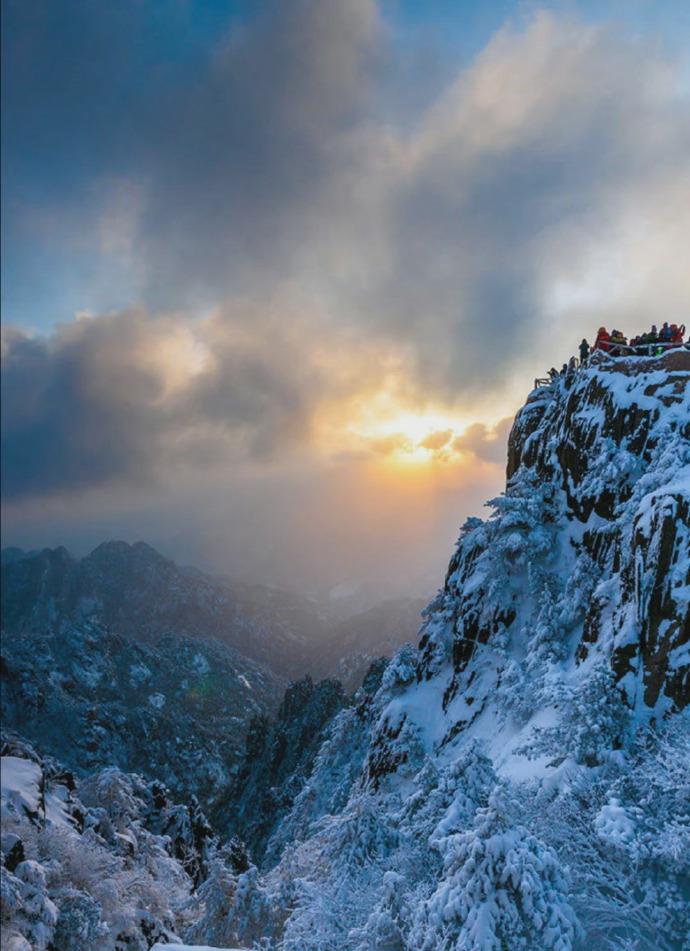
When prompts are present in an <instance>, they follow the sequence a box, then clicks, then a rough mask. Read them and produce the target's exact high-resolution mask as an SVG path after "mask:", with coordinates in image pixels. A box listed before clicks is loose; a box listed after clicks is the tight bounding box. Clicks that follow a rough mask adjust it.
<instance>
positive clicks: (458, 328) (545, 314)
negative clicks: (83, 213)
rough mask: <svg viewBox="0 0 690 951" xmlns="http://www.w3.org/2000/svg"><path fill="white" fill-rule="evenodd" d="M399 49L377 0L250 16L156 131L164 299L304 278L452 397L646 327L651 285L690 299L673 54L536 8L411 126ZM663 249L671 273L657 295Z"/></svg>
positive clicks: (153, 152)
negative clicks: (390, 112) (676, 199)
mask: <svg viewBox="0 0 690 951" xmlns="http://www.w3.org/2000/svg"><path fill="white" fill-rule="evenodd" d="M397 55H398V52H397V51H396V48H395V46H394V44H393V43H392V40H391V37H390V35H389V34H388V33H387V31H386V28H385V24H384V23H383V22H382V20H381V17H380V15H379V11H378V9H377V7H376V5H375V4H374V3H373V2H370V0H357V2H354V3H351V4H350V3H348V4H342V3H338V2H335V0H326V2H325V3H318V2H315V0H300V2H295V3H291V4H275V5H273V4H271V5H268V6H267V7H265V8H264V9H263V11H262V13H261V15H259V16H257V18H256V19H255V20H254V21H252V22H250V23H247V24H245V25H244V26H243V27H242V28H241V29H235V30H234V31H232V32H231V33H230V36H229V38H228V40H227V41H226V42H224V43H223V44H222V45H221V46H220V47H219V49H218V50H217V51H216V54H215V56H214V58H213V60H212V62H211V64H210V66H209V67H208V68H207V69H206V71H205V72H203V73H202V74H201V75H200V76H199V77H198V81H197V82H195V83H194V84H192V85H191V87H190V88H188V89H185V90H179V91H178V94H177V95H176V96H175V97H174V98H173V99H171V100H170V101H169V102H167V104H166V105H165V106H164V107H163V108H159V109H158V110H157V115H156V117H155V120H154V121H152V122H151V123H150V127H149V128H148V129H147V130H146V133H145V140H146V150H145V154H146V156H147V162H146V163H145V164H146V168H147V172H146V174H145V175H143V179H144V180H145V187H143V189H142V192H141V194H142V205H141V208H139V209H138V211H137V221H138V223H139V225H138V227H139V231H138V238H137V239H135V244H136V243H137V241H138V245H137V247H138V255H139V257H140V258H141V259H143V260H144V261H145V262H146V266H145V268H144V271H145V274H146V287H145V289H144V293H145V295H148V296H149V298H150V299H151V301H152V302H153V303H154V304H155V303H158V304H159V305H160V304H161V303H162V304H164V305H165V306H168V307H170V306H172V307H179V306H181V304H184V305H192V304H194V303H196V305H198V304H199V302H209V301H210V302H211V303H213V302H214V301H215V300H217V299H219V298H222V297H224V296H225V295H227V294H229V293H231V294H233V295H235V294H236V293H237V292H238V291H239V292H241V293H243V294H246V295H247V296H250V297H251V296H257V295H263V294H265V292H266V290H267V289H270V291H271V292H274V291H275V290H276V288H279V287H280V286H282V285H283V284H284V283H285V282H286V281H287V280H294V281H297V282H298V283H299V285H300V287H301V288H302V289H303V291H304V293H305V295H311V298H312V300H313V302H314V306H313V308H312V313H313V315H314V320H315V323H314V326H313V330H312V332H313V333H316V334H318V333H319V328H320V324H321V322H322V320H328V319H331V318H332V319H336V320H338V321H339V322H340V323H341V324H343V325H348V326H350V327H352V328H353V329H355V330H356V331H358V332H360V333H364V334H376V335H382V336H387V337H388V338H389V339H390V340H391V342H392V345H393V346H394V347H395V348H399V349H401V350H406V351H407V352H409V353H410V354H411V355H412V359H413V361H414V364H415V377H414V380H413V381H412V385H413V386H416V387H417V388H418V389H424V390H425V391H426V392H433V394H434V395H435V396H436V397H438V398H443V399H445V400H453V399H456V398H458V397H468V396H470V397H472V396H476V395H477V394H478V393H481V392H482V391H485V390H486V389H487V388H495V389H497V390H500V389H501V388H502V387H505V385H506V384H507V382H508V381H507V377H508V375H509V374H510V373H514V372H516V371H517V370H519V368H520V367H521V366H527V365H531V363H532V362H534V361H535V360H542V359H545V360H546V361H547V363H548V364H550V363H553V362H554V360H553V356H551V354H552V351H553V349H554V340H553V338H551V339H549V336H548V335H549V332H550V330H551V328H553V327H555V326H558V322H559V321H562V322H563V327H564V328H565V326H566V324H567V322H568V321H570V320H572V319H573V317H575V318H576V319H579V320H580V322H581V323H583V324H584V325H585V329H588V328H589V327H590V326H591V327H594V325H595V324H597V323H598V322H599V321H601V320H603V319H604V317H605V315H606V312H607V311H609V310H611V309H613V310H615V311H618V312H620V317H619V318H617V319H618V321H619V322H625V316H626V314H627V315H628V320H632V319H637V318H638V314H639V313H640V311H641V309H642V308H641V307H640V305H639V304H638V305H636V304H635V303H634V300H633V299H632V298H633V297H636V298H637V300H645V302H646V301H648V300H649V299H651V298H652V296H653V295H654V294H658V293H660V294H661V295H662V296H663V302H664V306H665V307H667V308H670V309H671V310H672V311H674V313H676V314H677V313H678V312H679V311H680V310H682V309H683V308H687V305H688V303H689V302H690V281H689V279H688V278H687V272H686V269H685V268H684V262H683V255H682V251H681V250H680V244H679V242H678V241H677V240H676V238H677V231H678V229H679V228H684V227H687V223H688V216H689V214H690V211H689V210H688V209H687V204H686V203H685V202H681V203H680V204H679V205H677V206H676V207H678V209H679V212H680V214H679V218H680V220H681V221H682V224H678V223H676V225H675V226H671V224H670V221H669V211H668V209H669V207H670V204H669V203H670V202H671V203H672V196H673V195H674V194H677V195H682V184H683V182H685V181H687V176H688V175H689V174H690V158H689V157H688V156H690V122H689V121H688V120H689V116H690V106H689V101H688V96H687V91H683V86H682V71H681V69H680V68H679V67H677V66H676V64H674V63H673V62H671V61H669V60H664V59H662V58H661V57H659V55H657V53H656V52H655V50H654V49H651V48H647V47H645V46H644V45H643V44H642V43H640V42H639V41H638V42H635V41H633V40H630V39H628V38H626V37H625V36H624V35H621V34H619V33H616V32H615V31H614V30H613V29H612V28H610V27H605V26H591V25H587V24H586V23H583V22H581V21H578V20H569V19H564V18H558V17H555V16H552V15H549V14H546V13H541V14H538V15H537V16H535V17H534V18H533V19H532V20H531V21H529V22H528V23H527V25H525V26H521V27H518V28H504V29H503V30H501V31H499V32H498V33H497V34H496V35H495V36H494V37H493V38H492V39H491V40H490V41H489V43H488V44H487V46H486V48H485V49H484V50H483V51H482V52H481V54H480V55H479V56H477V57H476V59H475V60H474V61H473V62H472V63H470V64H469V65H468V66H466V67H464V68H463V69H461V70H459V71H458V73H457V75H456V76H455V78H454V79H453V80H452V81H451V82H450V83H448V84H447V86H446V87H445V88H443V89H441V90H439V91H438V93H437V96H436V97H435V99H434V100H433V101H432V102H431V103H430V104H429V103H427V104H426V105H425V106H424V107H423V108H422V107H420V108H419V109H418V112H417V113H416V114H415V115H411V116H409V117H408V123H407V125H406V126H405V127H404V128H403V127H401V126H400V125H396V124H395V123H394V122H392V121H390V120H389V119H388V117H387V115H386V111H385V102H384V101H383V98H382V89H383V88H384V86H385V82H390V81H391V79H390V77H391V76H392V75H395V61H396V56H397ZM414 81H415V80H414V77H412V78H410V77H409V75H407V76H405V77H403V78H402V79H400V82H403V83H404V82H412V83H414ZM400 91H401V90H398V92H400ZM138 171H139V173H140V174H143V173H142V169H141V168H139V170H138ZM642 232H644V233H646V235H647V236H648V237H647V238H646V239H644V240H642V239H641V237H640V235H641V233H642ZM645 259H646V260H649V261H656V262H661V267H662V269H663V272H664V274H666V273H669V272H670V273H671V277H672V280H671V281H670V282H668V283H667V284H665V287H664V288H663V289H662V290H661V291H659V289H658V288H656V287H655V282H654V275H653V274H652V273H647V270H646V269H645V268H644V265H643V267H642V268H640V266H639V265H640V262H641V261H642V262H644V260H645ZM633 262H634V264H635V267H634V268H631V267H630V265H631V263H633ZM602 272H603V273H602ZM592 285H593V286H594V289H595V291H596V293H595V294H594V295H590V299H589V302H588V303H586V304H585V305H583V302H582V297H581V296H579V297H578V290H579V289H582V288H585V287H588V286H592ZM631 289H634V294H633V293H631ZM325 315H328V316H325ZM549 325H551V328H550V326H549ZM559 329H560V328H559ZM574 345H575V341H574V340H573V341H570V340H564V341H563V343H562V346H563V347H564V348H565V350H566V352H565V353H564V354H563V356H564V357H566V356H568V355H569V352H570V351H571V350H572V348H573V347H574ZM527 375H529V373H527Z"/></svg>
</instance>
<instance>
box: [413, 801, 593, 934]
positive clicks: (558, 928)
mask: <svg viewBox="0 0 690 951" xmlns="http://www.w3.org/2000/svg"><path fill="white" fill-rule="evenodd" d="M577 930H578V929H577V922H576V918H575V914H574V912H573V910H572V908H571V907H570V904H569V902H568V899H567V885H566V880H565V877H564V874H563V872H562V871H561V868H560V865H559V862H558V859H557V857H556V855H555V853H554V852H553V851H552V850H551V849H549V848H548V847H547V846H545V845H544V843H543V842H541V841H540V840H539V839H537V838H535V837H534V836H532V835H530V834H529V833H528V832H527V830H526V829H523V828H521V827H520V826H514V825H513V824H512V822H511V819H510V807H509V803H508V800H507V797H506V794H505V792H504V790H503V789H502V788H501V787H500V786H497V787H496V788H495V789H494V791H493V792H492V794H491V797H490V799H489V804H488V806H487V807H486V808H484V809H479V810H478V811H477V815H476V820H475V823H474V825H473V827H472V828H471V829H470V830H469V831H467V832H462V833H458V834H455V835H453V836H450V837H449V839H448V841H447V843H446V849H445V862H444V877H443V879H442V881H441V882H440V883H439V885H438V887H437V889H436V891H435V892H434V894H433V895H432V896H431V897H430V898H429V899H428V901H426V902H425V903H424V904H423V906H422V908H421V911H420V913H419V915H418V917H417V921H416V922H415V928H414V930H413V933H412V940H411V945H412V946H413V947H416V948H418V949H419V951H571V949H572V947H573V943H574V940H575V936H576V933H577Z"/></svg>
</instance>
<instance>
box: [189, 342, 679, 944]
mask: <svg viewBox="0 0 690 951" xmlns="http://www.w3.org/2000/svg"><path fill="white" fill-rule="evenodd" d="M689 383H690V355H688V354H687V353H676V354H673V355H667V356H665V357H663V358H660V359H634V360H630V361H623V360H599V359H598V358H595V359H594V361H593V363H592V365H590V366H589V367H587V368H585V369H581V370H578V371H575V372H572V373H571V374H569V375H566V376H562V377H560V378H559V379H558V380H557V381H555V382H554V383H553V384H552V385H550V386H548V387H544V388H541V389H539V390H536V391H535V392H533V393H531V394H530V396H529V397H528V400H527V402H526V405H525V407H524V408H523V409H522V410H521V412H520V413H519V414H518V416H517V418H516V420H515V424H514V427H513V430H512V433H511V436H510V442H509V448H508V471H507V485H506V491H505V493H504V494H503V495H502V496H500V497H499V498H498V499H495V500H493V501H492V502H491V503H489V508H490V514H489V518H488V519H486V520H485V521H480V520H479V519H471V520H470V521H469V522H468V523H467V524H466V525H465V526H464V527H463V530H462V533H461V536H460V539H459V541H458V545H457V549H456V551H455V553H454V555H453V557H452V559H451V562H450V567H449V570H448V574H447V577H446V579H445V584H444V586H443V588H442V589H441V590H440V591H439V593H438V595H437V597H436V598H435V599H434V601H433V602H432V604H431V605H430V606H429V608H428V609H427V612H426V617H425V622H424V626H423V628H422V632H421V640H420V644H419V648H418V649H417V650H413V649H409V648H407V649H406V648H404V649H403V650H402V651H401V652H400V653H399V654H398V655H396V657H395V658H394V659H393V661H391V663H390V664H389V665H388V667H387V669H386V671H385V673H384V675H383V678H382V680H381V684H380V686H379V688H378V690H376V691H375V692H374V693H373V694H364V693H362V695H361V697H360V702H359V704H355V705H354V706H353V707H349V708H347V709H345V710H343V711H342V712H341V713H339V714H338V715H337V716H336V717H335V719H334V721H333V724H332V726H331V729H330V733H329V735H328V736H327V738H326V741H325V743H324V744H323V746H322V747H321V750H320V751H319V753H318V754H317V756H316V759H315V761H314V766H313V770H312V773H311V776H310V777H309V778H308V780H307V781H306V782H304V784H303V786H302V789H301V791H300V792H299V794H298V795H297V796H296V797H295V800H294V803H293V805H292V808H291V810H290V811H289V813H288V814H287V815H285V816H284V817H283V818H281V820H280V821H279V822H278V823H277V824H276V828H275V829H274V830H273V833H272V836H271V838H270V840H269V843H268V849H267V853H266V855H267V857H268V861H269V863H270V861H271V860H273V861H276V859H277V856H278V855H279V854H280V855H281V857H280V859H279V861H277V864H275V865H274V866H273V867H272V868H268V869H266V870H265V871H264V874H263V876H261V875H259V874H258V872H256V870H253V871H252V870H250V871H249V872H247V873H246V875H245V876H244V877H243V878H242V879H241V881H237V882H236V883H235V886H233V887H234V888H235V889H236V890H235V892H234V893H233V894H234V895H235V899H234V900H235V905H234V906H233V907H234V910H233V912H232V914H231V915H228V914H227V913H225V912H224V913H222V914H221V913H220V912H219V909H223V908H224V907H226V906H224V905H223V902H222V894H223V891H224V890H225V893H226V894H227V888H228V886H227V883H226V884H225V886H223V888H219V890H218V893H216V891H214V885H213V882H211V883H210V884H208V885H207V886H206V887H207V893H206V903H205V905H204V914H203V915H202V918H201V920H200V922H199V924H198V926H197V927H196V930H194V931H193V933H192V937H195V938H197V939H205V940H211V941H212V942H213V941H215V942H216V943H218V944H221V945H222V944H226V945H227V944H232V943H233V942H240V943H241V942H245V943H247V944H249V943H250V942H251V941H253V940H259V938H260V937H261V938H264V939H265V940H266V941H267V942H269V943H270V942H272V943H271V944H270V946H271V947H276V948H279V949H281V951H297V949H299V951H323V949H325V948H329V949H330V948H333V949H348V951H368V949H371V951H373V949H379V951H412V949H415V951H451V949H453V951H457V949H463V951H467V949H473V951H515V949H527V948H529V949H535V951H536V949H539V951H548V949H557V951H569V949H572V948H576V947H585V946H586V947H589V948H597V949H614V948H615V949H621V951H622V949H632V948H637V949H651V948H658V949H681V948H683V947H686V944H685V942H686V941H687V940H688V929H689V928H690V890H689V888H688V871H689V866H688V855H689V854H690V809H689V803H690V796H689V795H688V794H689V793H690V787H689V785H688V783H689V777H690V729H689V726H690V724H689V722H688V711H687V709H685V708H686V707H687V705H688V702H689V701H690V681H689V668H688V659H689V641H690V614H689V603H690V515H689V513H690V386H689ZM281 850H282V854H281ZM272 857H273V859H272ZM247 876H249V877H247ZM238 895H243V896H244V897H243V898H242V900H241V902H240V904H239V906H238V905H237V901H238V899H237V896H238Z"/></svg>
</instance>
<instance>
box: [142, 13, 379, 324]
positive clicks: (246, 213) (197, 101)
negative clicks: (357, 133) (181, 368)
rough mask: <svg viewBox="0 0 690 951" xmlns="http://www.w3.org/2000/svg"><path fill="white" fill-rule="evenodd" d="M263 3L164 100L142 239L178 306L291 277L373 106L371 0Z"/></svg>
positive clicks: (151, 271)
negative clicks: (347, 147)
mask: <svg viewBox="0 0 690 951" xmlns="http://www.w3.org/2000/svg"><path fill="white" fill-rule="evenodd" d="M258 10H259V12H258V14H257V15H256V16H255V18H254V19H253V20H252V21H251V22H250V23H248V24H246V25H243V26H240V25H238V26H236V27H234V28H233V29H232V30H231V31H230V32H229V35H228V36H227V38H226V39H225V40H224V41H223V42H222V43H220V44H219V46H218V48H217V49H216V51H215V53H214V55H213V57H212V58H211V61H210V63H209V65H208V66H207V67H206V68H205V70H204V71H202V72H201V74H200V75H199V76H197V77H196V78H195V80H194V81H193V82H192V83H189V84H185V85H184V86H181V87H179V88H176V89H175V90H174V92H173V94H172V95H170V96H169V97H167V99H164V101H163V102H162V103H158V104H157V106H156V111H155V114H154V115H152V116H151V117H150V122H149V124H148V127H147V129H146V131H145V135H144V145H145V147H144V150H143V154H144V160H143V168H142V169H139V171H140V172H142V171H143V173H144V175H145V178H146V198H145V201H144V203H143V206H142V210H141V231H140V234H139V238H140V241H141V246H142V249H143V253H145V254H146V256H147V263H148V267H147V282H148V287H147V290H148V292H149V294H150V295H152V297H153V299H154V300H156V301H158V302H163V303H164V304H165V305H168V306H170V305H172V306H180V304H181V303H185V304H187V303H198V301H199V299H202V300H208V299H209V298H210V299H212V300H214V299H217V298H218V296H223V295H224V294H226V293H228V292H229V291H230V290H231V291H232V292H233V293H237V292H238V291H239V292H246V291H253V292H256V290H257V287H259V288H261V289H264V288H265V287H266V285H267V284H273V285H275V284H276V283H277V282H279V281H280V280H282V279H285V278H286V277H289V276H291V275H292V274H293V273H294V272H295V269H296V268H298V267H299V266H301V264H300V262H301V259H302V258H303V256H304V254H305V250H306V249H307V248H308V246H309V242H310V240H313V238H314V231H315V228H317V226H319V225H321V224H322V221H321V215H322V213H323V203H322V201H321V196H322V195H323V194H324V193H327V192H328V190H329V188H331V187H332V186H333V177H334V175H336V174H337V173H338V170H339V168H340V165H341V162H342V159H343V156H342V155H341V154H339V140H340V138H341V137H342V136H344V135H346V134H347V133H348V131H349V130H352V129H353V128H355V127H357V125H358V124H360V123H362V122H363V121H365V118H366V110H367V108H368V107H369V105H370V103H369V101H368V96H367V94H368V93H369V92H370V89H371V83H372V80H373V75H374V73H375V71H376V61H377V58H378V54H379V45H378V35H379V30H380V25H379V19H378V10H377V7H376V4H375V3H374V2H372V0H348V2H347V3H342V2H340V0H292V2H290V3H283V2H279V0H275V2H271V3H268V4H263V5H260V6H259V8H258ZM334 224H336V223H334ZM336 227H337V224H336ZM182 275H184V277H182Z"/></svg>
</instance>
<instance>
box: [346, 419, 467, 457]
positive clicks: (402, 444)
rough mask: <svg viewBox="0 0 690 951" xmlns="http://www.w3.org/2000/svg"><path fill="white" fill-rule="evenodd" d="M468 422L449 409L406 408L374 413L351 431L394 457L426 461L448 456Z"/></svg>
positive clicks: (379, 452)
mask: <svg viewBox="0 0 690 951" xmlns="http://www.w3.org/2000/svg"><path fill="white" fill-rule="evenodd" d="M466 425H467V424H466V422H465V421H464V420H462V419H460V418H459V417H457V416H452V415H449V414H446V413H439V412H423V413H415V412H410V411H402V412H397V413H391V414H389V415H386V416H384V417H378V418H376V417H374V416H371V417H370V418H368V419H364V420H362V421H361V422H360V424H359V425H357V426H354V427H351V432H353V433H354V434H355V435H356V436H357V437H358V438H360V439H361V440H363V441H364V443H365V444H366V445H368V446H369V447H370V448H371V449H372V451H373V452H374V453H377V454H380V455H382V456H384V457H386V458H388V459H389V460H391V461H394V462H398V463H406V464H411V463H412V464H420V463H421V464H423V463H430V462H433V461H439V460H441V459H442V458H444V457H445V456H446V455H447V454H448V452H449V451H450V450H451V447H452V443H453V440H454V439H455V437H456V436H458V435H459V434H460V433H462V432H463V430H464V429H465V428H466Z"/></svg>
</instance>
